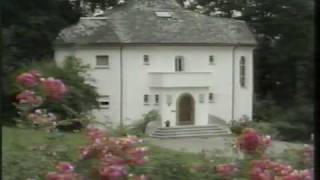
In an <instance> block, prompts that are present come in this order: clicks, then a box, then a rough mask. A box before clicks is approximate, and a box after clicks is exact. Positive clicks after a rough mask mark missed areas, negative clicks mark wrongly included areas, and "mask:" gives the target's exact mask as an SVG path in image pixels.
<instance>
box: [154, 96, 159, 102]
mask: <svg viewBox="0 0 320 180" xmlns="http://www.w3.org/2000/svg"><path fill="white" fill-rule="evenodd" d="M154 103H155V104H159V94H156V95H154Z"/></svg>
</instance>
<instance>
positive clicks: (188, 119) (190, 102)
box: [177, 94, 194, 125]
mask: <svg viewBox="0 0 320 180" xmlns="http://www.w3.org/2000/svg"><path fill="white" fill-rule="evenodd" d="M192 124H194V99H193V97H192V95H191V94H182V95H181V96H180V97H179V98H178V100H177V125H192Z"/></svg>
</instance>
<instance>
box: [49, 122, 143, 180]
mask: <svg viewBox="0 0 320 180" xmlns="http://www.w3.org/2000/svg"><path fill="white" fill-rule="evenodd" d="M87 136H88V139H89V143H88V144H87V145H86V146H84V147H82V148H81V149H80V159H81V162H80V164H85V163H87V162H89V164H90V166H89V171H87V174H84V173H83V172H80V174H81V175H80V174H78V173H75V172H74V167H73V165H72V164H70V163H68V162H63V163H61V162H60V163H59V164H58V165H57V170H56V172H50V173H48V176H47V179H48V180H55V179H59V177H60V178H61V179H64V178H65V180H66V179H67V178H66V177H70V178H69V179H70V180H77V179H78V177H81V176H82V178H85V179H113V180H120V179H132V180H145V179H146V176H144V175H141V176H136V175H130V173H129V172H130V167H136V166H141V165H144V164H145V163H146V162H147V161H148V158H147V156H146V153H147V148H146V147H141V146H139V143H141V140H139V139H138V138H136V137H133V136H128V137H120V138H119V137H118V138H115V137H111V136H109V135H107V134H106V132H104V131H102V130H99V129H95V128H91V129H88V131H87ZM88 160H89V161H88ZM92 160H94V161H92ZM92 162H94V163H92Z"/></svg>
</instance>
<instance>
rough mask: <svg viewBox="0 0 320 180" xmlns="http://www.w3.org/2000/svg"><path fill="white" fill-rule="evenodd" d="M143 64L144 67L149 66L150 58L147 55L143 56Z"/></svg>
mask: <svg viewBox="0 0 320 180" xmlns="http://www.w3.org/2000/svg"><path fill="white" fill-rule="evenodd" d="M143 64H144V65H149V64H150V57H149V55H147V54H145V55H143Z"/></svg>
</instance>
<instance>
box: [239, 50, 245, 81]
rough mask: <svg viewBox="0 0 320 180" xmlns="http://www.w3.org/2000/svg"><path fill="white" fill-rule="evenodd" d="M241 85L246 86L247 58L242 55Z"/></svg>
mask: <svg viewBox="0 0 320 180" xmlns="http://www.w3.org/2000/svg"><path fill="white" fill-rule="evenodd" d="M240 86H241V87H246V58H245V57H244V56H241V59H240Z"/></svg>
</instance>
